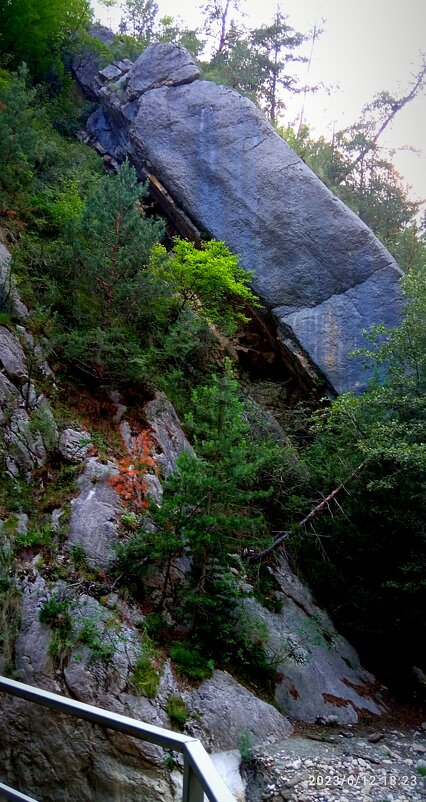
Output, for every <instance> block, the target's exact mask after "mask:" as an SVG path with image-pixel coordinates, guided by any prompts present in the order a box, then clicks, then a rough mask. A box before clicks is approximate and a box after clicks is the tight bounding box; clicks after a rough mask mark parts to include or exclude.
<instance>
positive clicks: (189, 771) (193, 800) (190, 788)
mask: <svg viewBox="0 0 426 802" xmlns="http://www.w3.org/2000/svg"><path fill="white" fill-rule="evenodd" d="M182 802H204V791H203V786H202V785H201V783H200V780H199V779H198V776H197V775H196V773H195V771H194V769H193V768H192V766H191V764H190V762H189V760H188V758H187V756H186V755H185V762H184V764H183V796H182Z"/></svg>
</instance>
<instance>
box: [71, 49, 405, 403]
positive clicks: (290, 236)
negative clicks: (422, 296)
mask: <svg viewBox="0 0 426 802" xmlns="http://www.w3.org/2000/svg"><path fill="white" fill-rule="evenodd" d="M75 72H76V76H77V78H79V70H78V69H76V71H75ZM103 73H104V74H103V81H104V83H103V85H102V87H101V88H99V83H98V89H97V90H96V91H97V96H98V98H99V99H100V100H101V106H100V107H99V108H98V109H97V110H96V111H95V113H94V114H93V115H92V117H91V119H90V120H89V130H90V132H91V133H92V134H93V135H94V136H95V138H96V139H97V140H98V141H99V142H100V143H101V144H102V145H103V147H104V148H105V149H106V151H107V152H108V153H109V154H110V155H111V156H113V157H116V158H118V159H122V158H124V157H125V156H128V157H129V158H130V160H131V161H132V162H133V164H134V165H135V166H136V168H137V170H138V172H139V175H140V176H141V178H145V177H146V175H150V174H151V175H152V174H153V175H154V176H155V178H156V179H158V180H159V181H160V182H161V183H162V184H163V186H164V187H165V188H166V190H167V192H168V193H170V195H171V197H172V199H173V201H174V202H175V204H177V205H178V206H179V207H181V209H182V210H183V211H184V212H185V213H186V215H187V216H188V217H189V218H190V220H192V222H193V223H195V225H196V226H197V227H198V228H199V230H200V231H202V232H205V233H206V234H207V235H208V236H210V237H215V238H216V239H219V240H223V241H225V242H226V244H227V245H228V246H229V248H230V249H231V250H232V251H234V252H235V253H237V254H239V256H240V259H241V264H242V266H243V267H244V268H245V269H247V270H251V271H253V287H254V289H255V291H256V292H257V293H258V294H259V296H260V298H261V300H262V301H263V303H264V304H265V307H266V308H267V309H268V310H270V311H271V312H272V315H273V318H274V319H275V321H276V323H277V326H278V332H279V336H280V338H281V341H282V344H283V346H284V348H285V349H286V350H287V353H288V354H289V355H290V354H291V355H292V360H293V361H294V362H295V363H296V364H298V365H299V366H301V367H302V369H303V370H304V371H305V372H308V373H310V374H311V376H316V377H318V378H320V379H321V378H322V379H323V380H325V383H326V385H327V386H328V389H331V390H332V391H334V392H337V393H341V392H344V391H346V390H361V389H362V388H363V387H364V386H365V382H366V378H367V376H366V373H365V371H364V370H363V368H362V365H361V361H360V360H358V359H356V358H353V357H352V356H351V352H352V351H353V350H354V349H356V348H359V347H362V346H363V345H365V341H364V339H363V331H364V330H365V329H367V328H369V327H370V326H371V325H373V324H376V323H384V324H385V325H386V326H395V325H397V324H398V323H399V322H400V320H401V313H402V304H403V301H402V294H401V289H400V281H399V280H400V276H401V271H400V269H399V268H398V266H397V264H396V262H395V260H394V259H393V257H392V256H391V255H390V253H389V252H388V251H387V250H386V248H384V246H383V245H382V244H381V243H380V242H379V241H378V240H377V238H376V237H375V236H374V234H373V233H372V232H371V231H370V229H369V228H368V227H367V226H366V225H365V224H364V223H363V222H362V221H361V220H360V219H359V218H358V217H357V216H356V215H355V214H354V213H353V212H352V211H351V210H350V209H348V208H347V207H346V206H345V205H344V204H343V203H342V202H341V201H340V200H338V198H336V197H335V196H334V195H333V194H332V193H331V192H330V191H329V190H328V189H327V188H326V187H325V186H324V184H323V183H322V182H321V181H320V180H319V179H318V178H317V177H316V176H315V175H314V173H312V171H311V170H310V169H309V168H308V167H307V166H306V165H305V164H304V162H303V161H302V160H301V159H300V158H299V157H298V156H297V155H296V154H295V153H294V152H293V151H292V150H291V149H290V148H289V147H288V145H287V144H286V143H285V142H284V141H283V140H282V139H281V137H280V136H278V135H277V134H276V133H275V131H274V129H273V128H272V126H271V125H270V124H269V123H268V122H267V121H266V120H265V118H264V116H263V115H262V113H261V112H260V111H259V110H258V109H257V108H256V106H255V105H254V104H253V103H252V102H251V101H249V100H248V99H246V98H243V97H241V96H240V95H239V94H238V93H237V92H235V91H234V90H233V89H230V88H228V87H223V86H218V85H216V84H214V83H211V82H210V81H202V80H199V72H198V69H197V66H196V65H195V63H194V62H193V61H192V59H191V57H190V56H189V54H188V53H187V51H186V50H184V49H183V48H178V47H175V46H173V45H169V44H167V45H163V44H153V45H151V46H150V47H148V48H147V49H146V50H145V51H144V52H143V53H142V55H141V56H140V57H139V58H138V59H137V61H136V62H135V63H134V65H133V66H132V67H130V69H129V68H128V67H127V66H126V67H125V68H121V71H120V72H119V75H118V77H117V73H115V75H114V79H113V80H111V81H108V80H106V79H105V73H106V71H105V70H104V71H103Z"/></svg>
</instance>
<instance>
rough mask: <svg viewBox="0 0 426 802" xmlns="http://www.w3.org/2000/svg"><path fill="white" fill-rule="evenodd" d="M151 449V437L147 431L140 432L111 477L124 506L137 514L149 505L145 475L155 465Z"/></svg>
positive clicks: (112, 484) (112, 485) (111, 482)
mask: <svg viewBox="0 0 426 802" xmlns="http://www.w3.org/2000/svg"><path fill="white" fill-rule="evenodd" d="M151 449H152V440H151V437H150V436H149V434H148V433H147V432H143V431H142V432H140V433H139V434H138V435H136V437H134V438H133V440H132V445H131V448H130V450H129V453H128V454H127V455H126V456H125V457H123V458H122V459H120V461H119V462H118V466H117V467H118V473H117V474H115V475H114V476H111V478H110V479H109V483H110V485H111V487H113V488H114V490H115V492H116V493H118V495H119V496H120V498H121V500H122V502H123V504H124V506H125V507H127V508H128V509H130V510H132V512H134V513H136V514H139V513H141V512H142V511H143V510H145V509H146V508H147V507H148V501H147V499H146V493H147V488H148V485H147V482H146V479H145V475H146V473H147V471H148V469H149V468H152V467H153V466H154V460H153V458H152V456H151Z"/></svg>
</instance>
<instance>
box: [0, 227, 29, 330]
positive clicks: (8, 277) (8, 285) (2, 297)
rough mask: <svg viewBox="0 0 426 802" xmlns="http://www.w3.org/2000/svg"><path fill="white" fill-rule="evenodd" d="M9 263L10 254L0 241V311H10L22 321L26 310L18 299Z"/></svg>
mask: <svg viewBox="0 0 426 802" xmlns="http://www.w3.org/2000/svg"><path fill="white" fill-rule="evenodd" d="M0 239H1V230H0ZM10 262H11V256H10V253H9V251H8V250H7V248H6V246H5V245H4V244H3V243H2V242H1V241H0V309H6V310H11V312H12V314H13V315H15V317H17V318H20V319H22V320H23V319H24V318H26V317H27V315H28V309H27V307H26V306H25V304H24V303H22V301H21V299H20V297H19V293H18V291H17V289H16V284H15V281H14V279H13V276H12V273H11V270H10Z"/></svg>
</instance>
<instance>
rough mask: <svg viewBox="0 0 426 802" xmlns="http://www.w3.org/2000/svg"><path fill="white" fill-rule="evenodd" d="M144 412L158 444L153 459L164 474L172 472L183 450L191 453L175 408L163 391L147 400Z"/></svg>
mask: <svg viewBox="0 0 426 802" xmlns="http://www.w3.org/2000/svg"><path fill="white" fill-rule="evenodd" d="M145 414H146V417H147V420H148V423H149V424H150V426H151V429H152V432H153V434H154V438H155V441H156V443H157V445H158V453H157V454H156V455H155V459H156V461H157V463H158V464H159V465H161V467H162V468H163V471H164V473H165V474H166V475H167V474H169V473H172V471H174V469H175V467H176V460H177V458H178V457H179V456H180V455H181V454H182V453H183V451H190V452H191V453H192V448H191V446H190V445H189V443H188V440H187V439H186V436H185V434H184V432H183V430H182V426H181V425H180V421H179V418H178V416H177V415H176V411H175V408H174V406H173V404H171V403H170V401H169V400H168V399H167V398H166V396H165V395H163V393H157V395H156V396H155V398H154V399H153V400H152V401H148V403H147V405H146V407H145Z"/></svg>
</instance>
